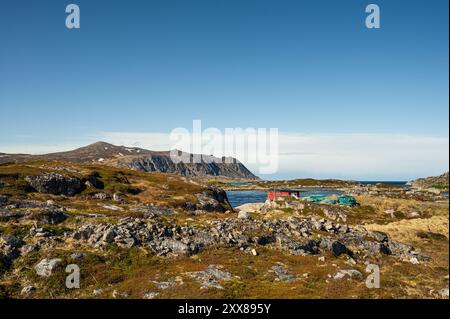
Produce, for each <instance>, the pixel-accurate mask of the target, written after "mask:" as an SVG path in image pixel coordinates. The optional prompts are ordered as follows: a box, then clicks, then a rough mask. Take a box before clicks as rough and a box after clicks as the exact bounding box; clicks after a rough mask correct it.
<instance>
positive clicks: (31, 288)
mask: <svg viewBox="0 0 450 319" xmlns="http://www.w3.org/2000/svg"><path fill="white" fill-rule="evenodd" d="M35 290H36V287H34V286H26V287H24V288H23V289H22V290H21V291H20V294H21V295H29V294H30V293H32V292H33V291H35Z"/></svg>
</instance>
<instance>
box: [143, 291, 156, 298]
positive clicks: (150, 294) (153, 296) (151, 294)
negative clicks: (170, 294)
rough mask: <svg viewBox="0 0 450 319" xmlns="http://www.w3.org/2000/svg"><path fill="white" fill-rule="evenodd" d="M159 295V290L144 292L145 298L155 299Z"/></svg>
mask: <svg viewBox="0 0 450 319" xmlns="http://www.w3.org/2000/svg"><path fill="white" fill-rule="evenodd" d="M158 296H159V293H158V292H148V293H146V294H144V299H155V298H156V297H158Z"/></svg>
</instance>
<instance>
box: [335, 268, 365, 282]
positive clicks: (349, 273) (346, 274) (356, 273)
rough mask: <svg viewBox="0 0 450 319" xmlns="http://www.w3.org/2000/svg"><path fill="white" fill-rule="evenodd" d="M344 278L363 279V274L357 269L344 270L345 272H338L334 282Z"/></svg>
mask: <svg viewBox="0 0 450 319" xmlns="http://www.w3.org/2000/svg"><path fill="white" fill-rule="evenodd" d="M344 278H358V279H362V278H363V274H362V273H361V272H359V271H358V270H355V269H344V270H338V271H337V272H336V274H335V275H334V276H333V279H334V280H340V279H344Z"/></svg>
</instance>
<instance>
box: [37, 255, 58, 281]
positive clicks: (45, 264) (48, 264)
mask: <svg viewBox="0 0 450 319" xmlns="http://www.w3.org/2000/svg"><path fill="white" fill-rule="evenodd" d="M61 263H62V260H61V259H59V258H53V259H47V258H45V259H42V260H41V261H40V262H39V263H38V264H37V265H36V266H35V267H34V270H35V271H36V274H37V275H38V276H41V277H50V276H51V275H52V273H53V270H54V269H55V268H56V267H57V266H58V265H59V264H61Z"/></svg>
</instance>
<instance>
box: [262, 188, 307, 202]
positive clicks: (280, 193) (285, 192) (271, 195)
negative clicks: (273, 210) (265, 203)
mask: <svg viewBox="0 0 450 319" xmlns="http://www.w3.org/2000/svg"><path fill="white" fill-rule="evenodd" d="M286 196H295V197H297V198H300V191H296V190H292V189H280V190H278V189H277V190H275V191H270V192H268V193H267V199H268V200H275V199H276V198H278V197H286Z"/></svg>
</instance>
